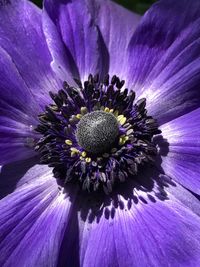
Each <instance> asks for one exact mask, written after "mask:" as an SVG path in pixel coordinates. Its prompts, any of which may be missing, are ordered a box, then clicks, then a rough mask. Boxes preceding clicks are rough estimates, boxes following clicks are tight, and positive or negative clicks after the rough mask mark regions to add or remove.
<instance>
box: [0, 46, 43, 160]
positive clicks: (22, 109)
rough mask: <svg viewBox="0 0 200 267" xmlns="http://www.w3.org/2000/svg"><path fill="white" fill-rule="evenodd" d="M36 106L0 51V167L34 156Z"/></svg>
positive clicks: (12, 63) (15, 69)
mask: <svg viewBox="0 0 200 267" xmlns="http://www.w3.org/2000/svg"><path fill="white" fill-rule="evenodd" d="M38 112H39V106H38V103H37V102H36V101H35V99H34V97H33V95H32V92H31V91H30V89H29V88H28V87H27V86H26V84H25V82H24V80H23V79H22V77H21V74H20V73H19V71H18V70H17V68H16V65H15V64H14V62H13V60H12V58H11V57H10V56H9V55H8V53H7V52H6V51H5V50H4V49H2V48H0V113H1V116H0V146H1V157H0V165H3V164H6V163H8V162H11V161H15V160H20V159H23V158H28V157H31V156H33V155H34V150H33V148H32V147H31V146H32V142H33V140H34V138H35V137H36V134H34V133H33V126H35V125H37V121H36V118H37V113H38Z"/></svg>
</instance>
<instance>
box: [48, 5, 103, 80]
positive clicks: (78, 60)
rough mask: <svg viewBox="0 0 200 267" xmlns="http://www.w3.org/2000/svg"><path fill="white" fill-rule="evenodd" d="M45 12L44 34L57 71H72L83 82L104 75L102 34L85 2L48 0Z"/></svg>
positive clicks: (73, 75) (74, 76)
mask: <svg viewBox="0 0 200 267" xmlns="http://www.w3.org/2000/svg"><path fill="white" fill-rule="evenodd" d="M44 8H45V13H44V16H43V25H44V33H45V35H46V39H47V42H48V46H49V50H50V51H51V54H52V56H53V60H54V64H53V66H54V67H55V68H56V69H57V71H58V67H60V71H59V72H60V74H62V73H63V72H64V71H65V69H66V70H69V69H71V70H72V78H76V79H77V78H80V79H81V81H84V80H85V79H86V78H87V77H88V75H89V74H90V73H92V74H96V73H98V72H99V71H101V68H102V66H101V61H100V53H99V52H100V50H99V49H100V48H99V40H98V38H99V37H98V31H97V28H96V27H95V25H94V22H93V20H92V17H91V14H90V12H89V10H88V6H87V5H86V3H85V1H80V0H75V1H54V0H46V1H44ZM54 36H56V37H57V40H56V41H54V40H53V38H54ZM59 38H60V39H59ZM61 57H63V59H65V62H64V60H62V58H61ZM59 63H60V65H59V66H58V64H59ZM59 72H57V73H59ZM61 72H62V73H61Z"/></svg>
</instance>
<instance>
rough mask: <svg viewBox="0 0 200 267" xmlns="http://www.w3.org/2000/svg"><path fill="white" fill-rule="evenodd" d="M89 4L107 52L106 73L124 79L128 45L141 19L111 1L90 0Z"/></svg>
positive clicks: (126, 68) (126, 67)
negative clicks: (107, 66) (107, 67)
mask: <svg viewBox="0 0 200 267" xmlns="http://www.w3.org/2000/svg"><path fill="white" fill-rule="evenodd" d="M89 3H90V10H91V14H93V18H94V20H95V24H96V25H97V26H98V28H99V30H100V34H101V35H102V39H103V42H104V44H105V46H106V48H107V51H108V55H107V62H108V63H109V69H108V70H107V71H108V73H109V74H110V75H111V76H112V75H118V76H119V77H120V78H121V79H126V75H127V70H128V64H129V62H128V61H127V50H128V44H129V42H130V40H131V37H132V36H133V33H134V31H135V30H136V27H137V26H138V23H139V21H140V18H141V17H140V16H139V15H137V14H134V13H133V12H130V11H129V10H127V9H125V8H123V7H122V6H119V5H117V4H116V3H114V2H111V1H107V0H105V1H101V0H95V1H92V0H91V1H89ZM104 53H105V52H103V53H102V56H103V55H104ZM103 67H104V68H105V67H106V66H103Z"/></svg>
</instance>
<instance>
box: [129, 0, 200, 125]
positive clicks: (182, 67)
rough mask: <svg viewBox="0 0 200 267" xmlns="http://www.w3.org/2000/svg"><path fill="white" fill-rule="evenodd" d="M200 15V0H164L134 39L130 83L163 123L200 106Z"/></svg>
mask: <svg viewBox="0 0 200 267" xmlns="http://www.w3.org/2000/svg"><path fill="white" fill-rule="evenodd" d="M199 14H200V3H199V1H196V0H191V1H187V0H183V1H182V0H177V1H173V0H169V1H165V0H163V1H159V2H157V3H156V4H155V5H153V7H152V8H151V9H150V10H149V11H148V12H147V13H146V14H145V16H144V17H143V19H142V21H141V23H140V26H139V27H138V28H137V30H136V32H135V34H134V35H133V37H132V40H131V42H130V44H129V66H130V68H129V77H128V81H129V84H130V87H131V88H133V89H134V90H135V91H136V92H137V94H138V97H146V98H147V107H148V111H149V114H151V115H153V116H154V117H156V118H157V119H158V121H159V123H160V124H162V123H165V122H167V121H170V120H172V119H174V118H176V117H178V116H181V115H183V114H185V113H187V112H189V111H192V110H194V109H195V108H197V107H199V101H200V91H199V90H198V87H199V82H200V78H199V77H200V75H199V74H200V42H199V36H200V26H199V25H200V16H199ZM177 18H178V19H177Z"/></svg>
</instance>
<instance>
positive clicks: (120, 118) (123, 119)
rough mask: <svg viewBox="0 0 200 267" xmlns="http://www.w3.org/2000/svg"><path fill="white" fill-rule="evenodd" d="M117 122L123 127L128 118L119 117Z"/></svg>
mask: <svg viewBox="0 0 200 267" xmlns="http://www.w3.org/2000/svg"><path fill="white" fill-rule="evenodd" d="M117 120H118V122H119V123H120V124H121V125H123V124H124V123H125V122H126V117H124V115H119V116H118V117H117Z"/></svg>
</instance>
